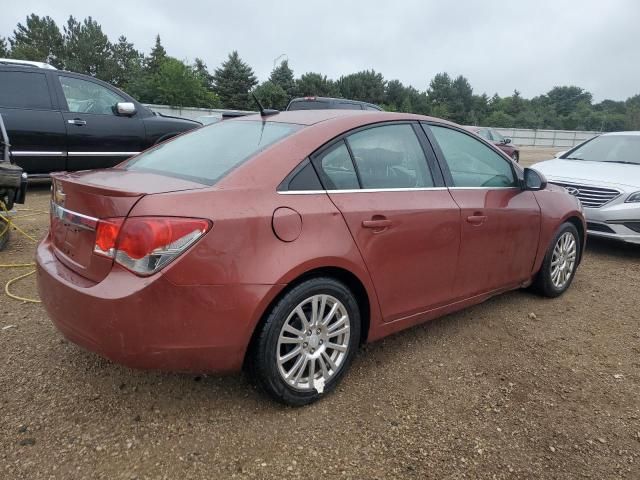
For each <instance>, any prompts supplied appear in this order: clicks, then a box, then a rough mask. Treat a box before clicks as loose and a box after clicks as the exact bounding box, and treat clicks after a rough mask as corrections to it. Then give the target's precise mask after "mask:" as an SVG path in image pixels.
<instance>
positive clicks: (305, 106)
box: [287, 100, 331, 111]
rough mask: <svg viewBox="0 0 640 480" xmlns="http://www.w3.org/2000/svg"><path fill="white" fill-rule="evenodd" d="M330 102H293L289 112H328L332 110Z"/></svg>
mask: <svg viewBox="0 0 640 480" xmlns="http://www.w3.org/2000/svg"><path fill="white" fill-rule="evenodd" d="M330 107H331V105H330V104H329V102H319V101H317V100H301V101H299V102H291V104H290V105H289V108H287V110H289V111H292V110H326V109H328V108H330Z"/></svg>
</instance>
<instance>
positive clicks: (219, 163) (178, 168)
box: [125, 120, 302, 185]
mask: <svg viewBox="0 0 640 480" xmlns="http://www.w3.org/2000/svg"><path fill="white" fill-rule="evenodd" d="M300 128H302V127H301V126H300V125H293V124H288V123H276V122H261V121H244V120H243V121H225V122H220V123H216V124H213V125H209V126H206V127H202V128H199V129H197V130H193V131H192V132H189V133H187V134H185V135H182V136H180V137H178V138H176V139H175V140H172V141H170V142H167V143H163V144H161V145H159V146H157V147H156V148H153V149H151V150H148V151H147V152H144V153H142V154H141V155H138V156H137V157H135V158H134V159H132V160H131V161H130V162H129V163H127V164H126V165H125V168H126V169H127V170H145V171H152V172H157V173H162V174H165V175H171V176H175V177H180V178H185V179H188V180H195V181H197V182H199V183H204V184H207V185H213V184H214V183H216V182H217V181H218V180H220V179H221V178H222V177H224V176H225V175H226V174H227V173H228V172H229V171H230V170H231V169H233V168H235V167H237V166H238V165H240V164H241V163H242V162H244V161H245V160H247V159H248V158H250V157H252V156H254V155H255V154H256V153H258V152H259V151H261V150H264V149H265V148H266V147H268V146H269V145H271V144H273V143H275V142H277V141H278V140H281V139H282V138H284V137H287V136H288V135H291V134H292V133H293V132H295V131H297V130H299V129H300Z"/></svg>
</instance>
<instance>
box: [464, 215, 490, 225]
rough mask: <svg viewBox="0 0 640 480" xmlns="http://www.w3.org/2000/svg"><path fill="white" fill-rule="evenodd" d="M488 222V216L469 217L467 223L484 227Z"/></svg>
mask: <svg viewBox="0 0 640 480" xmlns="http://www.w3.org/2000/svg"><path fill="white" fill-rule="evenodd" d="M486 221H487V216H486V215H469V216H468V217H467V222H469V223H470V224H471V225H482V224H483V223H484V222H486Z"/></svg>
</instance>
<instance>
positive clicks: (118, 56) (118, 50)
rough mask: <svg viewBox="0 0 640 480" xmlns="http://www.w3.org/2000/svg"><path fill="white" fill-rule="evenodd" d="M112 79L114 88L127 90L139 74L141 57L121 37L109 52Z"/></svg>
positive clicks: (123, 37) (131, 44)
mask: <svg viewBox="0 0 640 480" xmlns="http://www.w3.org/2000/svg"><path fill="white" fill-rule="evenodd" d="M111 60H112V62H111V65H112V69H113V71H112V79H111V80H110V82H111V83H113V84H114V85H115V86H116V87H118V88H122V89H123V90H126V89H127V86H128V85H129V84H130V83H131V81H132V80H133V79H134V78H135V77H137V76H139V75H140V74H141V70H142V55H141V54H140V52H138V51H137V50H136V49H135V48H134V47H133V43H130V42H128V41H127V37H125V36H124V35H121V36H120V37H119V38H118V43H116V44H115V45H113V47H112V51H111Z"/></svg>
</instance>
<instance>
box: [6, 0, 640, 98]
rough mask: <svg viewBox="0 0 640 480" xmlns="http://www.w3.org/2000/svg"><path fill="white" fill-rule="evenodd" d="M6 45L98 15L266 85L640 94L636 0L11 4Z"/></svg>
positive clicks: (140, 40) (110, 27) (137, 39)
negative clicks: (232, 55)
mask: <svg viewBox="0 0 640 480" xmlns="http://www.w3.org/2000/svg"><path fill="white" fill-rule="evenodd" d="M3 3H4V5H3V6H2V8H1V10H2V15H1V16H0V36H4V37H8V36H10V35H11V34H12V32H13V29H14V28H15V26H16V24H17V22H23V23H24V19H25V17H26V15H28V14H30V13H32V12H33V13H36V14H38V15H49V16H51V17H53V18H54V20H55V21H56V22H57V23H58V25H59V26H60V27H62V25H63V24H64V23H65V22H66V19H67V18H68V16H69V15H74V16H75V17H77V18H79V19H82V18H84V17H86V16H89V15H91V16H92V17H93V18H94V19H96V20H97V21H98V22H99V23H100V24H101V25H102V27H103V30H104V31H105V33H106V34H107V35H108V36H109V38H110V39H111V40H112V41H115V40H116V39H117V37H118V36H119V35H121V34H124V35H125V36H126V37H127V38H128V39H129V41H131V42H133V43H134V44H135V46H136V48H138V49H139V50H142V51H144V52H146V53H148V51H149V49H150V48H151V47H152V45H153V42H154V38H155V35H156V33H159V34H160V36H161V38H162V43H163V45H164V46H165V48H166V49H167V52H168V53H169V54H170V55H172V56H175V57H178V58H180V59H183V60H189V61H193V59H194V58H195V57H201V58H203V59H204V60H205V62H206V63H207V65H208V66H209V69H210V70H211V71H213V70H214V68H215V67H217V66H218V65H219V64H220V63H221V62H222V61H223V60H224V59H225V58H226V56H227V54H228V53H229V52H230V51H231V50H234V49H235V50H238V52H239V53H240V56H241V57H242V58H243V59H244V60H245V61H246V62H248V63H249V64H250V65H251V66H252V67H253V69H254V70H255V72H256V74H257V75H258V77H259V79H260V80H265V79H266V78H267V77H268V76H269V73H270V71H271V69H272V68H273V62H274V58H276V57H278V56H279V55H280V54H282V53H284V54H286V55H287V57H288V59H289V64H290V65H291V67H292V68H293V69H294V73H295V74H296V76H298V75H300V74H301V73H304V72H309V71H314V72H321V73H324V74H326V75H328V76H329V77H331V78H337V77H339V76H340V75H343V74H348V73H352V72H356V71H359V70H364V69H372V68H373V69H375V70H376V71H379V72H381V73H382V74H383V75H384V76H385V78H386V79H387V80H390V79H394V78H397V79H399V80H401V81H402V82H403V83H405V84H409V85H413V86H414V87H415V88H417V89H419V90H425V89H426V88H427V86H428V82H429V80H430V79H431V78H432V77H433V76H434V75H435V74H436V73H438V72H443V71H446V72H449V73H450V74H451V75H454V76H455V75H458V74H462V75H465V76H466V77H467V78H468V79H469V81H470V82H471V85H472V86H473V88H474V91H475V92H476V93H482V92H486V93H487V94H489V95H492V94H493V93H496V92H497V93H498V94H499V95H502V96H504V95H509V94H511V93H512V92H513V90H514V89H518V90H520V92H522V95H523V96H525V97H528V98H530V97H533V96H536V95H539V94H541V93H544V92H546V91H548V90H549V89H551V88H552V87H554V86H556V85H570V84H572V85H578V86H580V87H583V88H585V89H587V90H588V91H590V92H592V93H593V94H594V97H595V100H596V101H600V100H602V99H605V98H612V99H615V100H620V99H626V98H627V97H629V96H632V95H635V94H637V93H640V1H638V0H605V1H602V0H599V1H593V0H581V1H562V0H555V1H548V0H533V1H527V0H520V1H507V0H505V1H502V2H500V1H491V0H484V1H472V0H456V1H452V2H445V1H444V0H442V1H435V0H429V1H427V0H422V1H420V0H407V1H403V0H396V1H381V0H369V1H359V0H358V1H349V0H341V1H334V0H324V1H321V2H317V1H302V0H286V1H285V0H283V1H266V0H265V1H258V0H256V1H246V0H233V1H232V0H226V1H217V0H216V1H214V0H210V1H206V0H182V1H178V2H176V1H175V0H171V1H164V0H135V1H132V0H127V1H121V0H110V1H108V2H103V1H101V2H95V3H94V2H92V1H89V2H87V1H84V2H80V1H67V0H56V1H55V2H51V1H50V0H44V1H30V0H23V1H20V2H9V0H3Z"/></svg>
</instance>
